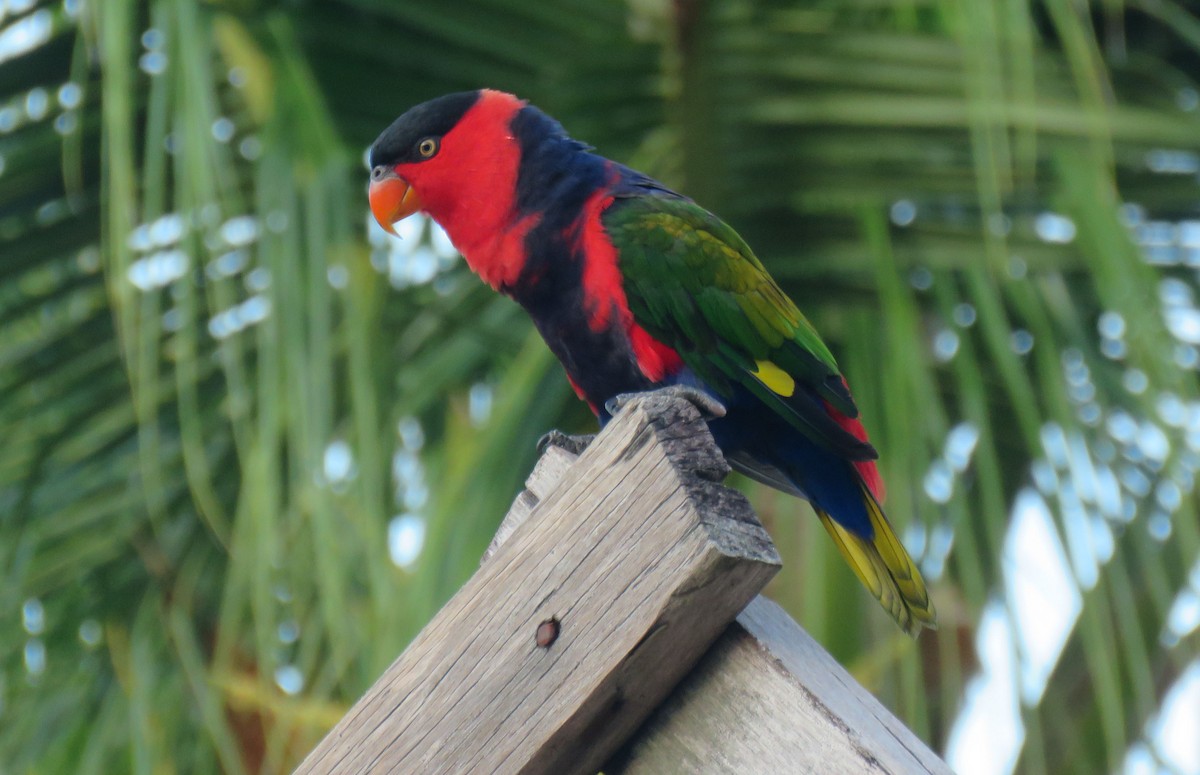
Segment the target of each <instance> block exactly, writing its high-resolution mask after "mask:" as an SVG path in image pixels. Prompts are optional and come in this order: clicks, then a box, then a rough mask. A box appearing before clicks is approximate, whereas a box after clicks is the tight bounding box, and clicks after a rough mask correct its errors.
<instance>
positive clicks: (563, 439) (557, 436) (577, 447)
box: [537, 430, 596, 455]
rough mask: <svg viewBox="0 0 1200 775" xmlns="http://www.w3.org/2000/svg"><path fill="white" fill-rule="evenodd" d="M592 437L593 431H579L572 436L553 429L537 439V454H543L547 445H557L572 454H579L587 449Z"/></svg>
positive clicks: (593, 435)
mask: <svg viewBox="0 0 1200 775" xmlns="http://www.w3.org/2000/svg"><path fill="white" fill-rule="evenodd" d="M594 438H596V434H594V433H581V434H579V435H578V436H572V435H571V434H569V433H563V432H562V431H559V430H554V431H550V432H549V433H546V434H544V435H543V436H542V437H541V438H540V439H538V443H537V451H538V454H539V455H544V454H546V450H547V449H548V448H549V447H559V448H561V449H565V450H566V451H567V452H570V453H571V454H572V455H579V454H582V452H583V451H584V450H585V449H587V446H588V444H591V443H592V439H594Z"/></svg>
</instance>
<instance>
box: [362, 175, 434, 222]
mask: <svg viewBox="0 0 1200 775" xmlns="http://www.w3.org/2000/svg"><path fill="white" fill-rule="evenodd" d="M367 198H368V199H370V200H371V214H372V215H374V216H375V220H376V221H378V222H379V225H380V226H382V227H383V230H384V231H386V232H388V233H390V234H395V233H396V230H395V229H394V228H393V227H392V224H394V223H396V222H397V221H402V220H404V219H405V218H407V217H408V216H410V215H412V214H413V213H415V212H416V211H417V210H420V209H421V199H420V198H419V197H418V196H417V192H416V191H413V188H412V186H410V185H408V181H406V180H405V179H404V178H402V177H400V176H399V175H397V174H396V173H395V172H392V171H391V170H388V171H387V172H385V173H383V176H382V177H380V178H378V179H376V178H374V177H373V178H372V180H371V187H370V188H369V189H367Z"/></svg>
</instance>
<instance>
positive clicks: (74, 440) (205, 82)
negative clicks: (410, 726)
mask: <svg viewBox="0 0 1200 775" xmlns="http://www.w3.org/2000/svg"><path fill="white" fill-rule="evenodd" d="M1198 74H1200V15H1197V9H1196V8H1195V6H1193V5H1190V4H1189V3H1187V2H1185V0H1092V2H1085V1H1084V0H894V1H892V2H884V1H882V0H813V1H812V2H806V3H795V2H784V1H783V0H676V1H675V2H669V1H668V0H628V1H627V2H616V1H615V0H614V1H608V2H595V1H594V0H544V1H543V2H528V1H527V0H463V1H462V2H456V3H440V4H432V3H418V2H403V1H401V0H209V1H207V2H199V1H198V0H142V1H141V2H137V1H135V0H103V2H101V1H100V0H61V1H60V0H44V1H43V0H2V2H0V438H2V440H3V443H2V444H0V574H2V576H0V773H2V772H13V773H16V772H22V773H24V772H30V773H32V772H42V773H58V772H78V773H91V772H95V773H106V772H133V773H149V772H216V771H220V772H227V773H257V772H280V771H287V770H288V769H289V768H290V767H291V766H293V765H294V764H295V763H297V762H298V761H299V759H300V758H301V757H302V756H303V755H304V753H305V752H307V750H308V749H309V748H310V747H311V746H312V745H313V744H315V742H316V741H317V740H318V739H319V738H320V737H321V735H322V734H323V733H324V732H325V731H326V730H327V729H328V728H329V727H330V726H331V725H332V724H333V723H334V721H335V720H336V719H338V718H339V717H340V715H341V714H342V713H343V712H344V711H345V710H346V709H347V708H348V707H349V704H350V703H351V702H353V700H354V699H355V698H357V697H358V696H359V694H360V693H361V692H363V691H364V690H365V689H366V687H367V686H369V685H370V683H371V681H372V680H373V678H374V677H375V676H377V675H378V673H379V672H380V671H381V670H382V669H383V668H384V667H385V666H386V665H387V664H388V663H389V662H390V661H391V660H392V659H393V658H394V657H395V655H396V654H398V653H399V651H400V650H401V649H402V648H403V646H404V645H405V643H406V642H407V641H408V640H409V639H410V638H411V637H412V636H413V635H414V634H415V633H416V632H417V630H419V628H420V627H421V626H422V624H423V623H424V622H425V621H426V620H427V619H428V617H429V616H430V615H431V614H432V613H433V612H434V611H436V610H437V609H438V607H439V606H440V605H441V604H442V603H443V602H444V601H445V600H446V599H447V598H448V597H449V596H450V595H451V594H452V593H453V592H454V590H455V589H457V587H458V586H459V585H460V584H461V583H462V581H463V580H465V578H467V577H468V576H469V574H470V573H471V572H472V570H473V569H474V568H475V567H476V564H477V562H478V559H479V556H480V554H481V552H482V550H483V548H484V547H485V546H486V544H487V542H488V540H489V539H490V537H491V534H492V531H493V529H494V527H495V525H496V523H497V522H498V520H499V518H500V517H501V516H502V515H503V513H504V512H505V510H506V508H507V506H508V504H509V502H510V501H511V499H512V497H513V495H514V494H515V493H516V492H517V490H518V489H519V487H520V485H521V481H522V480H523V478H524V476H525V475H526V473H527V472H528V470H529V469H530V467H531V465H532V463H533V460H534V442H535V440H536V439H537V438H538V437H539V436H540V435H541V434H542V433H544V432H545V431H546V430H548V429H550V428H551V427H555V426H558V427H563V428H565V429H567V430H586V429H590V428H591V427H592V421H591V419H590V418H589V417H588V415H587V413H586V411H585V410H584V409H583V407H581V406H580V405H579V404H578V403H577V402H576V401H575V399H574V397H573V396H572V395H571V393H570V390H569V388H568V386H567V384H566V381H565V379H564V378H563V376H562V374H561V372H560V370H559V368H558V367H557V365H556V364H554V363H553V362H552V359H551V357H550V356H549V355H548V353H547V351H546V350H545V348H544V346H543V345H542V344H541V342H540V340H538V339H537V338H536V336H535V334H534V333H533V331H532V328H531V327H530V325H529V324H528V323H527V322H526V321H525V319H524V317H523V316H522V315H521V314H520V312H519V310H518V309H517V308H515V306H514V305H513V304H512V303H510V302H508V301H507V300H504V299H501V298H499V297H496V296H495V295H494V294H492V293H491V291H490V290H488V289H487V288H485V287H484V286H483V285H482V284H481V283H479V282H478V281H477V280H476V279H475V278H474V277H473V276H471V275H470V273H469V271H468V270H467V269H466V268H465V266H464V265H463V263H462V262H461V260H458V259H457V258H456V257H455V255H454V252H453V249H452V248H451V247H450V246H449V245H448V244H446V242H445V240H444V237H442V236H441V235H439V234H437V233H435V231H434V230H432V229H430V228H429V227H428V225H427V224H421V223H420V222H417V221H413V222H412V223H410V224H408V231H407V233H406V236H407V239H405V240H404V241H400V242H397V241H394V240H390V239H388V238H384V236H383V235H382V233H381V232H378V231H377V230H374V231H372V230H371V229H370V228H369V227H368V215H367V208H366V198H365V183H366V170H365V168H364V162H363V154H364V151H365V149H366V147H367V146H368V145H369V143H370V142H371V140H372V139H373V138H374V137H375V135H376V134H377V133H378V132H379V131H380V130H381V129H382V128H383V127H385V126H386V125H387V124H388V123H389V122H390V121H391V120H392V119H393V118H394V117H395V116H397V115H398V114H399V113H401V112H402V111H403V110H405V109H406V108H407V107H409V106H411V105H412V104H415V103H417V102H419V101H423V100H425V99H428V98H430V97H433V96H436V95H439V94H442V93H445V92H448V91H454V90H460V89H466V88H476V87H478V86H483V85H487V86H492V87H495V88H500V89H505V90H509V91H513V92H516V93H518V94H520V95H522V96H524V97H526V98H529V99H531V100H532V101H533V102H535V103H536V104H538V105H539V106H540V107H542V108H543V109H545V110H546V111H548V112H550V113H551V114H553V115H555V116H556V117H558V118H559V119H560V120H561V121H562V122H563V123H564V124H565V126H566V127H567V129H568V131H570V132H571V133H572V134H573V135H575V136H576V137H579V138H581V139H585V140H587V141H588V142H590V143H592V144H594V145H595V146H596V147H597V148H598V150H599V151H600V152H601V153H604V154H605V155H607V156H610V157H612V158H615V159H618V160H620V161H623V162H626V163H629V164H631V165H632V166H635V167H639V168H641V169H644V170H645V171H647V172H649V173H651V174H653V175H655V176H657V177H659V178H661V179H662V180H664V181H666V182H667V183H669V184H671V185H672V186H674V187H676V188H678V189H680V190H682V191H684V192H685V193H688V194H690V195H692V196H693V197H694V198H696V199H698V200H699V201H700V202H701V203H702V204H704V205H706V206H708V207H709V208H710V209H712V210H714V211H716V212H718V213H720V214H721V215H722V216H723V217H724V218H725V219H726V220H728V221H729V222H731V223H732V224H733V225H734V226H735V227H736V228H738V229H739V231H740V232H741V233H742V234H743V236H745V237H746V239H747V240H748V241H749V243H750V244H751V245H753V246H755V248H756V250H757V252H758V253H759V255H760V256H761V257H762V258H763V259H764V261H765V262H766V263H767V265H768V266H769V267H770V268H771V270H772V271H773V272H774V273H775V275H776V276H777V277H778V278H779V279H780V280H781V282H782V283H783V284H784V285H785V287H786V289H787V290H788V291H789V292H790V293H791V294H792V295H793V297H794V298H795V299H796V301H797V302H798V303H799V305H800V306H801V308H802V309H804V310H805V311H806V313H807V314H808V315H809V316H810V317H811V318H812V319H813V320H814V322H815V323H816V324H817V326H818V328H820V329H821V330H822V332H823V333H824V334H825V336H826V338H827V339H828V340H829V342H830V344H831V346H832V348H833V350H834V352H835V353H836V354H837V355H838V357H839V360H840V362H841V363H842V365H843V367H844V369H845V370H846V371H847V372H848V375H849V377H850V381H851V383H852V384H854V385H855V386H856V395H857V397H858V400H859V402H860V405H861V406H862V408H863V412H864V415H865V417H866V420H867V423H868V426H869V427H871V428H872V429H873V437H874V439H875V441H876V445H877V446H878V447H879V449H880V450H881V453H882V470H883V473H884V476H885V479H886V480H887V482H888V486H889V491H890V496H889V501H888V503H889V513H890V514H891V516H892V519H893V521H894V522H895V523H897V525H898V526H899V527H901V528H902V529H903V531H904V535H905V540H906V542H907V543H908V544H909V546H910V548H911V549H912V550H913V551H914V553H915V554H916V555H917V556H919V557H920V560H921V563H922V567H923V568H924V569H925V571H926V573H927V575H928V577H929V578H930V579H931V580H932V582H933V585H934V588H935V590H934V593H935V597H936V600H937V604H938V607H939V610H940V613H941V629H940V630H938V631H937V632H935V633H926V634H925V635H924V636H923V637H922V638H921V639H920V640H919V641H918V642H917V643H915V644H914V643H913V642H911V641H909V640H908V639H906V638H905V637H904V636H903V635H902V634H901V633H900V632H899V631H898V630H896V629H895V627H894V626H893V625H892V623H891V622H890V620H888V619H887V617H886V615H884V614H883V613H882V612H881V611H880V610H878V608H877V606H876V605H875V603H874V601H873V600H871V599H870V597H869V596H868V595H866V594H864V593H863V592H862V590H861V589H859V587H858V585H857V583H856V582H855V580H854V579H853V577H852V576H851V574H850V572H849V571H848V570H847V569H846V568H845V567H844V565H843V564H842V562H841V561H840V559H839V558H838V557H837V556H836V552H835V551H834V549H833V546H832V544H831V542H829V541H828V540H827V539H826V537H825V536H824V535H823V533H822V531H821V529H820V528H819V527H818V525H817V522H816V520H814V519H812V518H811V516H812V515H811V513H810V512H809V510H808V508H807V506H804V505H801V504H800V503H798V502H797V501H795V500H792V499H789V498H786V497H784V496H778V495H776V494H773V493H772V492H770V491H766V490H764V489H762V488H756V487H753V486H747V489H748V491H749V492H750V493H751V495H752V499H753V500H754V503H755V505H756V507H757V508H758V510H759V513H760V514H761V516H762V518H763V520H764V521H765V522H766V523H767V525H768V527H769V528H770V529H771V530H772V532H773V534H774V535H775V536H776V538H777V541H778V544H779V547H780V550H781V553H782V555H783V557H784V561H785V566H786V567H785V570H784V572H783V573H782V574H781V575H780V576H779V578H778V580H777V581H776V582H775V583H774V584H773V586H772V588H771V590H770V591H771V594H772V596H774V597H775V598H776V599H778V600H779V601H781V602H782V603H783V604H784V605H785V606H786V607H787V608H788V609H789V610H790V611H791V612H792V614H793V615H794V616H795V617H796V618H797V619H798V620H799V621H800V622H801V623H802V624H803V625H804V626H805V627H806V628H808V629H809V630H810V631H811V632H812V633H813V634H814V635H815V636H816V637H817V639H818V640H819V641H821V642H822V643H824V644H825V645H826V647H827V648H829V649H830V650H831V651H832V652H833V653H834V654H835V656H837V657H838V658H839V659H840V660H841V661H842V662H843V663H845V664H846V665H847V666H848V667H849V668H850V669H851V670H852V671H853V672H854V673H855V675H856V676H857V677H858V678H859V679H860V680H861V681H862V682H863V683H865V684H866V685H867V686H868V687H869V688H870V689H871V690H872V691H874V692H875V693H876V694H877V695H878V696H880V697H881V698H882V699H883V701H884V702H885V703H886V704H888V705H889V706H890V707H891V708H893V709H894V710H895V711H896V712H897V713H898V714H899V715H900V716H901V717H902V718H903V719H904V720H905V721H906V722H907V723H908V724H909V725H911V726H912V727H913V728H914V730H916V731H917V733H918V734H919V735H921V736H922V737H923V738H924V739H926V740H928V741H929V742H930V743H931V745H933V746H934V748H935V749H937V750H939V751H941V752H943V753H946V754H947V755H948V756H949V758H950V761H951V763H952V764H955V765H956V766H958V767H960V768H961V769H962V770H963V771H974V772H999V773H1004V772H1009V771H1012V770H1014V769H1015V770H1016V771H1020V772H1028V773H1064V772H1067V773H1070V772H1077V773H1093V772H1114V771H1125V772H1135V773H1142V772H1155V771H1159V770H1170V769H1172V768H1173V769H1175V770H1180V769H1186V768H1187V767H1188V766H1189V765H1188V761H1189V760H1188V759H1187V751H1186V750H1184V751H1183V752H1182V753H1181V750H1182V748H1181V747H1183V748H1186V746H1188V745H1192V744H1194V743H1195V739H1196V738H1195V735H1194V734H1189V735H1187V738H1188V739H1187V740H1181V739H1180V738H1179V736H1178V735H1175V736H1174V737H1172V736H1171V735H1169V734H1167V733H1166V732H1165V731H1164V730H1165V729H1166V728H1167V727H1168V726H1169V725H1167V724H1166V720H1165V718H1166V715H1167V707H1166V706H1165V705H1164V703H1165V702H1166V700H1167V699H1168V698H1170V697H1172V696H1175V695H1178V696H1181V697H1184V698H1185V699H1187V698H1188V697H1190V701H1192V702H1195V703H1197V704H1200V688H1195V687H1200V678H1195V679H1194V680H1192V681H1191V683H1186V682H1185V679H1184V677H1185V676H1187V675H1193V676H1195V675H1196V674H1197V672H1198V671H1200V667H1197V662H1196V658H1197V653H1198V652H1200V636H1198V634H1197V632H1196V625H1197V622H1198V621H1200V523H1198V520H1197V500H1196V495H1195V492H1194V480H1195V476H1196V471H1197V469H1198V468H1200V390H1198V386H1197V380H1196V369H1197V364H1198V363H1200V351H1198V350H1197V347H1198V346H1200V310H1198V309H1197V308H1196V306H1195V294H1196V285H1197V274H1196V268H1197V267H1200V83H1198V80H1197V79H1198ZM743 484H745V483H743ZM1189 665H1190V666H1191V667H1190V668H1189ZM1188 687H1193V688H1191V689H1188ZM1188 691H1190V692H1192V694H1187V692H1188ZM1173 693H1174V694H1173ZM1196 713H1197V714H1198V715H1200V710H1198V711H1196ZM980 724H982V725H983V726H982V727H981V726H980ZM981 729H982V730H983V731H982V732H981V731H980V730H981ZM1192 731H1193V732H1194V730H1192ZM972 735H974V737H973V736H972ZM1197 758H1200V754H1197ZM1196 766H1197V767H1200V765H1196Z"/></svg>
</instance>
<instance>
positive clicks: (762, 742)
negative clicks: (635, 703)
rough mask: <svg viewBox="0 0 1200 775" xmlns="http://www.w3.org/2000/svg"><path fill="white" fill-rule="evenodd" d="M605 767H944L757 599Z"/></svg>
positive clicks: (946, 771) (637, 770) (625, 771)
mask: <svg viewBox="0 0 1200 775" xmlns="http://www.w3.org/2000/svg"><path fill="white" fill-rule="evenodd" d="M604 772H605V774H606V775H641V774H642V773H660V772H674V773H706V775H707V774H708V773H713V774H714V775H716V774H719V773H738V775H746V774H747V773H771V774H772V775H777V774H778V773H783V772H821V773H855V774H857V773H873V774H875V775H878V774H879V773H896V774H897V775H899V774H901V773H904V774H907V773H936V774H937V775H950V772H951V771H950V768H949V767H948V766H947V765H946V764H945V762H943V761H942V760H941V759H939V758H938V757H937V755H935V754H934V753H933V752H932V751H931V750H929V748H928V747H927V746H926V745H925V744H924V743H923V742H921V741H920V740H919V739H918V738H917V736H916V735H915V734H913V732H912V731H911V730H909V729H908V728H907V727H906V726H904V724H903V723H902V722H900V720H899V719H897V718H896V717H895V716H893V715H892V714H891V713H890V712H889V711H888V710H887V709H886V708H884V707H883V705H882V704H880V702H879V701H878V700H877V699H875V697H874V696H872V695H871V693H870V692H868V691H867V690H866V689H864V688H863V687H862V686H860V685H859V684H858V683H857V682H856V681H855V680H854V678H853V677H852V676H851V675H850V674H849V673H847V672H846V670H845V669H844V668H843V667H842V666H841V665H839V664H838V663H837V661H836V660H835V659H834V658H833V657H831V656H830V655H829V654H828V652H826V651H825V650H824V649H823V648H821V646H820V645H818V644H817V642H816V641H814V640H813V639H812V638H811V637H810V636H809V635H808V633H806V632H805V631H804V630H803V629H802V628H801V627H800V626H799V625H798V624H796V623H795V622H794V621H793V620H792V619H791V618H790V617H789V616H788V615H787V614H786V613H785V612H784V611H783V609H782V608H780V607H779V606H778V605H776V604H775V603H773V602H771V601H770V600H767V599H766V598H763V597H757V598H755V600H754V601H753V602H752V603H750V605H749V606H747V607H746V610H744V611H743V612H742V613H741V615H739V616H738V618H737V621H736V622H735V623H734V624H731V625H730V626H729V628H728V630H726V632H725V634H724V635H722V636H721V638H720V639H719V640H718V641H717V642H716V643H715V644H714V645H713V647H712V648H711V649H710V650H709V652H708V654H706V655H705V657H704V659H703V660H701V662H700V663H699V664H698V665H697V666H696V668H695V669H694V670H693V671H692V673H691V674H690V675H688V677H687V678H686V679H684V680H683V681H682V682H680V684H679V685H678V686H677V687H676V689H675V691H674V692H673V693H672V694H671V697H670V698H668V699H667V701H666V702H664V703H663V704H662V705H661V706H660V707H659V709H658V710H657V711H656V712H655V713H654V715H653V716H651V718H650V720H649V721H647V722H646V724H645V725H644V726H643V727H642V729H640V730H639V731H638V733H637V735H635V736H634V737H633V738H632V739H631V740H630V742H629V743H628V744H627V745H626V747H625V748H624V749H623V750H622V751H621V752H620V753H618V754H617V756H616V757H614V759H613V760H612V761H610V762H609V763H608V764H606V765H605V767H604Z"/></svg>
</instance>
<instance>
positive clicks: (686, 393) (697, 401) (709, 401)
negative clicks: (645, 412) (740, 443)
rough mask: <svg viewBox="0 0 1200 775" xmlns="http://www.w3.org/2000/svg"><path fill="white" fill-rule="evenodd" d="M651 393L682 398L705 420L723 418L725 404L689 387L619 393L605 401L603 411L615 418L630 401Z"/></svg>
mask: <svg viewBox="0 0 1200 775" xmlns="http://www.w3.org/2000/svg"><path fill="white" fill-rule="evenodd" d="M651 393H657V394H658V395H661V396H666V397H669V398H682V399H683V400H684V401H687V402H688V403H690V404H691V405H692V406H694V407H696V408H697V409H698V410H700V416H701V417H703V418H704V419H705V420H715V419H717V418H718V417H724V416H725V404H722V403H721V402H720V401H718V400H717V399H715V398H713V397H712V396H710V395H709V394H708V393H705V392H704V391H703V390H700V389H699V388H694V387H692V386H691V385H670V386H668V387H665V388H658V389H657V390H648V391H646V392H645V393H621V394H619V395H615V396H613V397H612V398H610V399H608V400H607V401H605V402H604V409H605V411H607V412H608V413H609V414H611V415H613V416H614V417H615V416H616V414H617V413H618V412H620V411H621V410H622V409H624V408H625V407H626V405H628V404H629V402H630V401H632V400H633V399H635V398H637V397H638V396H644V395H648V394H651Z"/></svg>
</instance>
